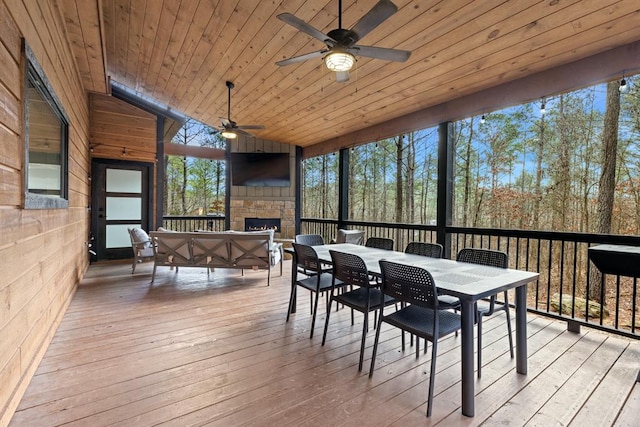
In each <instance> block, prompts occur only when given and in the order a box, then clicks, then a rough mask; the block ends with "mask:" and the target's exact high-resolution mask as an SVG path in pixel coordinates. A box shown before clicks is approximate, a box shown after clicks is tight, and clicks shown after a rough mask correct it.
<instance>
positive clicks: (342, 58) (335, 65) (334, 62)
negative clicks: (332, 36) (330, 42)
mask: <svg viewBox="0 0 640 427" xmlns="http://www.w3.org/2000/svg"><path fill="white" fill-rule="evenodd" d="M355 60H356V59H355V57H354V56H353V55H351V54H350V53H348V52H342V51H334V52H331V53H330V54H328V55H327V56H325V57H324V63H325V64H326V66H327V68H328V69H329V70H331V71H336V72H339V71H349V70H350V69H351V68H352V67H353V63H354V62H355Z"/></svg>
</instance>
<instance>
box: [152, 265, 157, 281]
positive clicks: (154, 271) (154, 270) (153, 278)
mask: <svg viewBox="0 0 640 427" xmlns="http://www.w3.org/2000/svg"><path fill="white" fill-rule="evenodd" d="M156 267H157V265H156V264H155V263H154V264H153V273H151V283H153V281H154V280H155V278H156Z"/></svg>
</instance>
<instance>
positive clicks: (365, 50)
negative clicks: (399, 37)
mask: <svg viewBox="0 0 640 427" xmlns="http://www.w3.org/2000/svg"><path fill="white" fill-rule="evenodd" d="M348 50H349V52H351V53H353V54H354V55H360V56H366V57H367V58H375V59H384V60H386V61H396V62H405V61H406V60H407V59H409V57H410V56H411V52H410V51H408V50H400V49H389V48H386V47H375V46H358V45H355V46H353V47H350V48H349V49H348Z"/></svg>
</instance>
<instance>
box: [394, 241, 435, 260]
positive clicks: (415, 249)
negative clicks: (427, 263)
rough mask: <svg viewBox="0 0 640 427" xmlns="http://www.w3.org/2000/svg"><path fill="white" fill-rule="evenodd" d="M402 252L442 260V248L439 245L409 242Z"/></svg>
mask: <svg viewBox="0 0 640 427" xmlns="http://www.w3.org/2000/svg"><path fill="white" fill-rule="evenodd" d="M404 252H405V253H408V254H414V255H422V256H428V257H431V258H442V252H443V248H442V245H441V244H440V243H427V242H410V243H409V244H408V245H407V247H406V249H405V250H404Z"/></svg>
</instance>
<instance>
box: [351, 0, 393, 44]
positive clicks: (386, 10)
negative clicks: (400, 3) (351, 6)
mask: <svg viewBox="0 0 640 427" xmlns="http://www.w3.org/2000/svg"><path fill="white" fill-rule="evenodd" d="M397 11H398V8H397V7H396V5H395V4H393V3H391V1H389V0H380V1H379V2H378V3H376V5H375V6H373V7H372V8H371V10H370V11H369V12H367V13H366V14H365V15H364V16H363V17H362V18H360V20H359V21H358V22H357V23H356V25H354V26H353V28H352V29H351V31H353V32H354V33H356V34H357V35H358V39H361V38H363V37H364V36H366V35H367V34H369V32H371V31H372V30H373V29H374V28H376V27H377V26H378V25H380V24H382V23H383V22H384V21H385V20H386V19H387V18H389V17H390V16H391V15H393V14H394V13H396V12H397Z"/></svg>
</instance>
